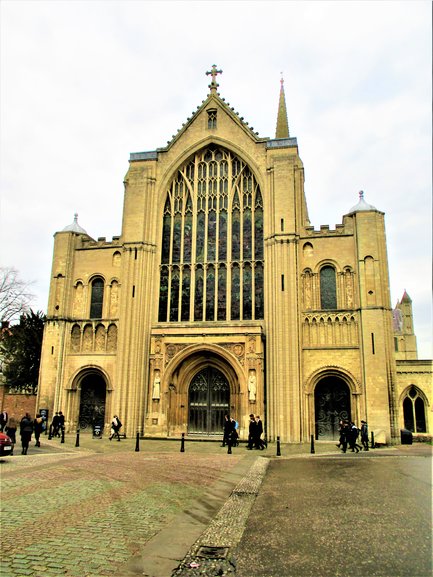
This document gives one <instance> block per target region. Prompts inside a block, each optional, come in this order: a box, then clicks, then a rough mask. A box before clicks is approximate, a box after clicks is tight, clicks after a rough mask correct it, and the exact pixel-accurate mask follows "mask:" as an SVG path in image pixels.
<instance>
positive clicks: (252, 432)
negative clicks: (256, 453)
mask: <svg viewBox="0 0 433 577" xmlns="http://www.w3.org/2000/svg"><path fill="white" fill-rule="evenodd" d="M256 430H257V423H256V419H255V417H254V415H253V414H252V413H251V415H250V422H249V425H248V445H247V449H248V450H249V451H251V450H252V448H253V446H254V444H255V441H256V436H257V432H256Z"/></svg>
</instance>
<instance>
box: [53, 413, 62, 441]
mask: <svg viewBox="0 0 433 577" xmlns="http://www.w3.org/2000/svg"><path fill="white" fill-rule="evenodd" d="M59 422H60V418H59V413H56V414H55V415H54V417H53V420H52V422H51V427H52V436H53V437H60V433H59Z"/></svg>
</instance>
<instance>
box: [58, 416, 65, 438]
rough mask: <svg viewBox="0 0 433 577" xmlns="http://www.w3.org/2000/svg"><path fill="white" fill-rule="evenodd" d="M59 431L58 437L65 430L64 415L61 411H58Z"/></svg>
mask: <svg viewBox="0 0 433 577" xmlns="http://www.w3.org/2000/svg"><path fill="white" fill-rule="evenodd" d="M59 432H60V435H59V437H60V436H61V434H62V433H64V432H65V415H64V414H63V413H62V411H59Z"/></svg>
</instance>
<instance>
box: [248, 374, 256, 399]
mask: <svg viewBox="0 0 433 577" xmlns="http://www.w3.org/2000/svg"><path fill="white" fill-rule="evenodd" d="M256 393H257V386H256V375H255V374H254V371H251V372H250V376H249V378H248V399H249V400H250V401H255V400H256Z"/></svg>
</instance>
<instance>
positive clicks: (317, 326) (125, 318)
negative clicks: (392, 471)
mask: <svg viewBox="0 0 433 577" xmlns="http://www.w3.org/2000/svg"><path fill="white" fill-rule="evenodd" d="M221 73H222V71H221V70H218V69H217V67H216V66H215V65H213V66H212V68H211V70H210V71H208V72H207V75H208V76H210V79H211V81H210V84H209V93H208V95H207V97H206V99H205V100H204V101H203V102H202V104H201V105H200V106H199V107H198V108H197V109H196V110H195V111H194V112H193V113H192V114H191V115H190V117H189V118H187V119H186V121H185V123H184V124H183V125H182V128H181V129H180V130H179V131H178V132H177V133H176V135H175V136H174V137H173V138H172V140H171V141H170V142H168V143H167V145H166V146H165V147H162V148H157V149H155V150H151V151H146V152H136V153H131V155H130V159H129V169H128V172H127V174H126V177H125V179H124V205H123V218H122V231H121V234H120V235H119V236H113V238H112V239H111V240H106V239H105V237H100V238H92V237H91V236H90V235H89V234H88V233H87V232H86V230H84V229H83V228H82V227H81V226H80V225H79V224H78V218H77V216H75V218H74V222H73V223H72V224H71V225H69V226H67V227H66V228H64V229H63V230H61V231H59V232H57V233H56V234H55V237H54V253H53V267H52V275H51V285H50V296H49V303H48V311H47V319H48V320H47V323H46V326H45V333H44V341H43V350H42V360H41V370H40V384H39V397H38V406H39V407H47V408H48V409H49V411H50V414H52V413H53V412H54V411H58V410H62V411H63V413H64V414H65V416H66V424H67V428H68V430H70V431H75V430H76V429H77V427H79V428H80V430H81V431H83V432H86V431H88V432H92V431H93V430H95V427H97V428H101V430H102V431H104V430H105V431H107V430H108V429H109V424H110V421H111V418H112V416H113V415H114V414H116V415H119V417H120V419H121V421H122V423H124V431H125V432H126V434H127V435H128V436H134V435H135V434H136V433H137V431H138V432H139V433H140V434H141V435H144V436H147V437H173V436H174V437H180V435H181V434H182V433H185V434H186V435H187V436H189V437H190V438H207V439H218V438H220V437H221V433H222V429H223V423H224V415H225V414H230V415H231V416H233V417H234V418H235V419H236V420H237V421H238V422H239V424H240V437H241V439H244V440H245V439H247V437H248V419H249V415H250V414H251V413H253V414H255V415H260V416H261V417H262V419H263V422H264V427H265V434H266V436H267V438H268V440H270V441H274V440H276V438H277V437H280V439H281V441H282V442H295V443H299V442H306V441H309V440H310V438H311V435H314V436H315V438H316V439H317V440H319V441H321V440H324V441H333V440H335V439H337V438H338V426H339V421H340V419H352V420H354V421H355V422H357V423H360V421H361V419H363V420H368V423H369V427H370V430H371V431H375V432H376V433H377V438H381V439H383V442H385V441H386V442H389V441H390V440H391V439H395V438H396V437H397V436H398V426H399V420H400V421H401V414H400V412H399V411H400V409H399V405H398V403H400V404H401V403H402V401H401V400H399V397H398V393H397V371H396V358H395V352H394V348H395V343H394V331H393V324H392V323H393V315H392V308H391V303H390V291H389V284H388V278H389V273H388V261H387V249H386V240H385V223H384V214H383V212H381V211H379V210H378V209H376V208H375V207H374V206H372V205H371V204H369V203H368V202H367V201H366V199H365V197H364V193H363V192H360V193H359V199H358V202H357V204H355V206H353V207H352V208H351V209H349V210H348V212H347V213H346V214H345V215H344V216H343V221H342V224H338V225H336V227H335V229H331V228H330V227H329V226H328V225H321V226H320V227H319V228H318V229H315V228H314V227H313V226H312V225H311V224H310V221H309V218H308V210H307V202H306V198H305V193H304V167H303V163H302V161H301V158H300V156H299V151H298V142H297V139H296V138H294V137H293V136H290V134H289V124H288V120H287V108H286V99H285V93H284V83H283V80H281V84H280V94H279V105H278V114H277V123H276V133H275V138H269V137H261V136H259V135H258V133H257V132H255V131H254V129H253V128H252V127H251V126H249V124H248V123H247V122H246V121H245V120H244V119H243V117H242V116H240V115H239V114H238V113H237V112H236V111H235V110H234V108H233V107H232V106H230V104H229V103H227V102H226V101H225V99H224V98H222V97H221V96H220V93H219V92H218V84H217V81H216V79H217V76H218V75H220V74H221ZM398 310H399V311H400V312H401V315H402V317H401V318H402V325H401V336H402V337H403V338H404V343H405V351H404V355H406V356H405V358H409V356H408V355H415V356H411V358H416V342H415V337H414V335H413V327H412V324H411V323H412V320H411V304H410V299H409V297H408V296H407V295H405V296H404V298H403V299H402V301H401V302H400V303H399V304H398ZM397 345H398V346H399V342H397ZM408 370H409V368H408V367H406V374H408V373H407V371H408ZM405 378H406V377H405ZM407 378H409V377H407ZM421 389H422V387H421V388H420V389H419V390H420V393H419V395H420V396H419V397H416V398H420V399H421V392H422V391H421ZM417 391H418V389H417ZM405 394H406V393H405ZM416 394H417V395H418V392H417V393H416ZM411 402H412V401H411ZM414 402H415V401H414ZM420 402H421V401H420ZM420 402H419V403H418V405H419V404H420ZM422 402H423V403H424V404H423V405H422V407H423V410H424V409H425V407H427V406H428V402H427V397H426V396H424V397H422ZM418 405H417V407H418ZM417 410H418V409H417ZM407 414H409V413H407ZM425 422H427V421H426V420H425Z"/></svg>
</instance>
